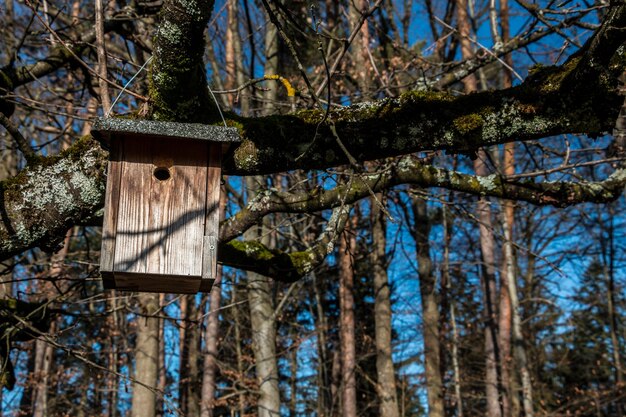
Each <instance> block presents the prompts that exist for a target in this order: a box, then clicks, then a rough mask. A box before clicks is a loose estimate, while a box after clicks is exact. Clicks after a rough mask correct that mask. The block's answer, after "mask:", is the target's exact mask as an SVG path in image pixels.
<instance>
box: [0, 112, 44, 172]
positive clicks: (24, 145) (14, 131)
mask: <svg viewBox="0 0 626 417" xmlns="http://www.w3.org/2000/svg"><path fill="white" fill-rule="evenodd" d="M0 124H2V126H4V128H5V129H6V130H7V132H9V134H10V135H11V137H13V139H14V140H15V143H16V144H17V148H18V149H19V150H20V152H22V155H24V159H26V162H27V163H29V164H30V163H32V162H33V161H34V160H35V159H36V158H37V154H36V153H35V151H33V148H31V146H30V145H29V144H28V141H27V140H26V138H25V137H24V136H22V134H21V133H20V131H19V130H18V128H17V126H15V124H13V122H11V120H9V118H8V117H6V116H5V115H4V113H2V112H0Z"/></svg>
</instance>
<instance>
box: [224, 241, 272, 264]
mask: <svg viewBox="0 0 626 417" xmlns="http://www.w3.org/2000/svg"><path fill="white" fill-rule="evenodd" d="M228 246H230V247H231V248H233V249H234V250H236V251H238V252H243V253H245V254H246V256H248V257H250V258H252V259H255V260H259V261H270V260H272V259H273V258H274V257H275V254H274V253H273V252H272V251H270V250H269V249H267V248H266V247H265V246H264V245H263V244H262V243H261V242H257V241H254V240H251V241H242V240H231V241H230V242H228Z"/></svg>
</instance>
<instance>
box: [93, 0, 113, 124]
mask: <svg viewBox="0 0 626 417" xmlns="http://www.w3.org/2000/svg"><path fill="white" fill-rule="evenodd" d="M96 48H97V50H98V74H99V77H98V84H99V85H100V102H101V103H102V112H103V113H105V114H106V112H107V110H108V109H110V108H111V97H110V96H109V89H108V88H107V54H106V50H105V47H104V8H103V6H102V0H96Z"/></svg>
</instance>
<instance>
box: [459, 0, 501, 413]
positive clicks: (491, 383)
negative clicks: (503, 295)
mask: <svg viewBox="0 0 626 417" xmlns="http://www.w3.org/2000/svg"><path fill="white" fill-rule="evenodd" d="M456 2H457V3H456V4H457V21H458V29H459V36H460V40H459V43H460V45H461V54H462V57H463V59H470V58H472V57H473V55H474V52H473V50H472V45H471V43H470V40H469V36H470V35H471V30H470V22H469V17H468V15H467V1H466V0H456ZM463 84H464V86H465V92H466V93H472V92H476V91H478V85H477V81H476V77H474V76H473V75H470V76H468V77H465V78H464V79H463ZM485 160H486V153H485V151H484V150H482V149H481V150H479V151H478V157H477V158H476V159H475V160H474V171H475V172H476V175H478V176H485V175H488V170H487V166H486V165H485ZM476 209H477V212H478V216H477V217H478V222H479V230H480V252H481V256H482V261H483V268H482V276H483V287H484V300H485V366H486V377H485V392H486V396H487V415H488V416H489V417H500V416H501V415H502V410H501V404H500V398H499V389H498V388H499V384H498V337H497V328H496V323H497V321H496V315H497V313H496V310H495V301H494V300H495V298H496V282H495V279H496V273H495V252H494V250H495V248H494V238H493V226H492V222H491V208H490V207H489V203H488V201H487V200H485V199H484V198H482V197H481V198H480V200H479V201H478V204H477V208H476Z"/></svg>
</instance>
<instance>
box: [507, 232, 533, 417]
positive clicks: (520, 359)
mask: <svg viewBox="0 0 626 417" xmlns="http://www.w3.org/2000/svg"><path fill="white" fill-rule="evenodd" d="M504 251H505V258H506V259H507V264H506V280H507V287H508V289H509V298H510V299H511V314H512V342H513V357H514V359H515V365H516V368H517V370H518V372H519V373H520V376H521V380H522V404H523V407H524V415H525V417H533V415H534V405H533V387H532V382H531V379H530V369H529V367H528V358H527V356H526V348H525V346H524V336H523V334H522V320H521V317H520V310H519V300H518V296H517V280H516V278H515V267H514V263H513V242H512V241H511V229H510V226H509V225H508V222H507V221H506V220H505V227H504Z"/></svg>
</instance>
